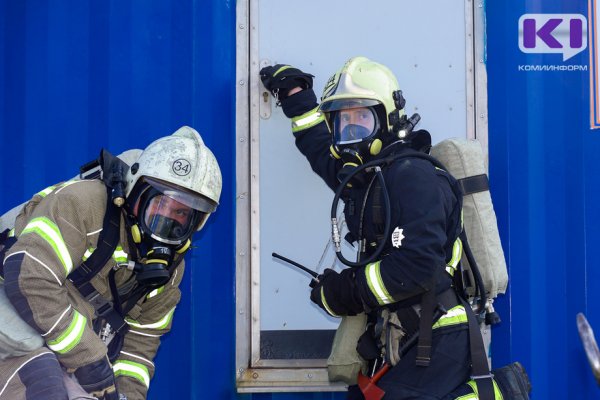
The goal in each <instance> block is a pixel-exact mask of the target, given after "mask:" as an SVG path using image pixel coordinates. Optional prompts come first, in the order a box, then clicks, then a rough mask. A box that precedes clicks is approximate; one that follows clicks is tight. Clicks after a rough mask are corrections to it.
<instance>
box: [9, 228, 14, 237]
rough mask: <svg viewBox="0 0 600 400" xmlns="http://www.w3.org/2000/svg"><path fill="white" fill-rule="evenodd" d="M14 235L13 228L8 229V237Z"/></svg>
mask: <svg viewBox="0 0 600 400" xmlns="http://www.w3.org/2000/svg"><path fill="white" fill-rule="evenodd" d="M14 236H15V228H12V229H11V230H10V231H8V237H14Z"/></svg>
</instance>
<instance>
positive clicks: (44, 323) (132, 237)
mask: <svg viewBox="0 0 600 400" xmlns="http://www.w3.org/2000/svg"><path fill="white" fill-rule="evenodd" d="M139 153H140V152H138V155H139V156H138V157H134V158H133V159H132V162H131V163H130V165H127V164H124V163H122V162H121V161H119V160H118V159H116V158H111V156H110V155H109V154H105V153H103V157H102V158H103V160H102V162H101V166H102V167H103V168H102V170H103V176H102V179H83V180H74V181H69V182H66V183H62V184H59V185H56V186H53V187H50V188H48V189H46V190H44V191H42V192H40V193H38V194H36V195H35V196H34V197H33V198H32V200H30V201H29V202H28V203H27V204H26V205H25V207H24V208H23V210H22V211H21V213H20V215H19V216H18V217H17V220H16V223H15V229H14V236H13V237H14V239H13V241H14V243H12V245H11V246H10V247H9V248H8V249H4V252H5V257H4V264H3V268H2V269H1V270H0V272H2V276H3V278H4V286H5V288H6V295H7V297H8V299H9V300H10V302H11V303H12V305H13V306H14V308H15V310H16V312H17V313H18V315H20V317H21V318H22V319H23V320H24V321H25V322H27V324H29V325H30V326H31V327H32V328H34V329H35V331H37V332H38V333H39V334H40V335H41V337H42V338H43V342H44V346H43V347H41V348H39V349H37V350H34V351H31V352H29V353H27V354H25V355H20V356H19V357H14V358H8V359H6V360H4V361H1V362H0V399H4V398H6V399H11V400H13V399H15V400H18V399H33V398H35V399H53V400H63V399H66V398H67V397H66V396H67V395H66V387H65V386H64V385H63V380H62V371H61V370H60V368H62V369H64V370H65V371H66V372H67V373H72V374H73V375H74V377H75V378H76V380H77V381H78V382H79V384H80V385H81V387H82V388H83V389H84V390H85V391H86V392H87V393H89V394H91V395H93V396H96V397H97V398H99V399H105V400H108V399H110V400H113V399H114V400H118V399H120V398H127V399H129V400H136V399H145V398H146V393H147V391H148V387H149V385H150V381H151V379H152V376H153V375H154V368H155V366H154V363H153V361H152V360H153V359H154V356H155V355H156V351H157V349H158V346H159V343H160V338H161V336H162V335H163V334H165V333H166V332H168V331H169V330H170V328H171V321H172V318H173V313H174V311H175V307H176V305H177V303H178V302H179V299H180V297H181V293H180V290H179V284H180V282H181V280H182V277H183V271H184V261H183V257H184V254H185V253H186V251H188V249H189V247H190V241H191V237H192V235H193V233H194V232H196V231H198V230H200V229H202V227H203V226H204V224H205V222H206V220H207V218H208V217H209V216H210V214H211V213H213V212H214V211H215V209H216V207H217V205H218V202H219V196H220V193H221V172H220V170H219V166H218V164H217V160H216V159H215V157H214V155H213V154H212V152H211V151H210V150H209V149H208V148H207V147H206V145H205V144H204V142H203V140H202V138H201V137H200V135H199V134H198V132H196V131H195V130H194V129H192V128H190V127H182V128H180V129H179V130H177V131H176V132H175V133H173V134H172V135H170V136H166V137H163V138H160V139H158V140H156V141H154V142H153V143H151V144H150V145H149V146H148V147H147V148H146V149H145V150H144V151H142V152H141V154H139ZM11 368H12V369H11ZM57 368H58V371H59V372H60V373H59V374H58V375H57V374H56V370H57ZM40 374H42V375H41V376H40ZM46 376H47V377H49V378H48V379H44V377H46Z"/></svg>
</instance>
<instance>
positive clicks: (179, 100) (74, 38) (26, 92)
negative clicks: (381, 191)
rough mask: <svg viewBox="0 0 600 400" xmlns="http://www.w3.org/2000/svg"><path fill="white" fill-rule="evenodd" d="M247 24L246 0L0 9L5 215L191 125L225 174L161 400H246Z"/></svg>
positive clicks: (32, 4)
mask: <svg viewBox="0 0 600 400" xmlns="http://www.w3.org/2000/svg"><path fill="white" fill-rule="evenodd" d="M234 24H235V2H234V1H201V0H177V1H174V0H172V1H147V0H140V1H129V0H127V1H120V0H112V1H81V0H71V1H62V0H60V1H36V0H28V1H22V0H2V1H0V210H6V209H8V208H11V207H13V206H14V205H16V204H18V203H20V202H22V201H24V200H26V199H28V198H29V197H30V196H31V195H32V194H33V193H35V192H36V191H38V190H40V189H43V188H44V187H46V186H48V185H50V184H52V183H55V182H57V181H60V180H64V179H67V178H70V177H72V176H74V175H75V174H76V173H77V172H78V168H79V166H80V165H81V164H83V163H85V162H86V161H89V160H91V159H93V158H96V157H97V156H98V155H99V151H100V149H101V148H102V147H105V148H107V149H109V150H110V151H112V152H114V153H118V152H121V151H123V150H125V149H129V148H144V147H145V146H146V145H147V144H149V143H150V142H151V141H152V140H154V139H156V138H158V137H161V136H165V135H168V134H170V133H172V132H173V131H175V130H176V129H177V128H178V127H180V126H182V125H190V126H192V127H194V128H196V129H197V130H198V131H199V132H200V133H201V134H202V136H203V138H204V140H205V142H206V143H207V144H208V146H209V147H210V148H211V149H212V150H213V152H214V153H215V154H216V157H217V158H218V160H219V162H220V166H221V169H222V172H223V182H224V187H223V194H222V196H221V204H220V206H219V208H218V210H217V212H216V214H215V215H214V216H212V217H211V218H210V219H209V222H208V225H207V227H206V229H205V230H204V231H203V232H201V233H200V234H199V235H198V237H197V239H198V240H196V241H195V243H194V245H195V246H196V248H194V250H193V251H192V255H191V257H190V260H189V261H190V265H189V268H187V270H186V274H187V276H186V278H185V279H184V283H183V288H182V289H183V292H184V293H185V295H184V296H183V300H182V301H181V303H180V306H179V307H178V310H177V312H176V313H175V321H174V327H175V328H174V331H173V332H172V333H171V334H169V335H167V337H166V338H165V339H164V341H163V345H162V346H161V348H160V350H159V355H158V357H157V364H158V374H157V376H156V378H155V379H154V380H153V382H152V386H151V390H150V393H151V394H150V398H152V399H190V398H197V399H228V398H236V395H235V394H234V393H235V385H234V368H235V367H234V348H235V339H234V334H235V333H234V332H235V331H234V321H235V319H234V304H233V303H234V287H235V286H234V269H235V267H234V245H235V221H234V215H235V213H234V210H235V205H234V198H235V195H234V193H235V154H234V149H235V146H234V143H235V124H234V120H235V112H234V107H235V104H234V103H235V83H234V82H235V28H234V26H235V25H234Z"/></svg>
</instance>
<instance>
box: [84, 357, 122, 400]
mask: <svg viewBox="0 0 600 400" xmlns="http://www.w3.org/2000/svg"><path fill="white" fill-rule="evenodd" d="M75 377H76V378H77V381H78V382H79V384H80V385H81V387H82V388H83V390H85V391H86V392H88V393H89V394H91V395H92V396H96V397H97V398H98V399H99V400H119V393H117V388H116V386H115V375H114V373H113V370H112V367H111V365H110V362H109V361H108V358H107V357H104V358H103V359H101V360H98V361H95V362H93V363H90V364H87V365H84V366H83V367H79V368H77V370H75Z"/></svg>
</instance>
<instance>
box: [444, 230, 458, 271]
mask: <svg viewBox="0 0 600 400" xmlns="http://www.w3.org/2000/svg"><path fill="white" fill-rule="evenodd" d="M461 257H462V241H461V240H460V239H459V238H456V240H455V241H454V245H453V246H452V258H451V259H450V261H448V263H447V264H446V272H448V273H449V274H450V276H454V271H456V267H458V263H459V261H460V259H461Z"/></svg>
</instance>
